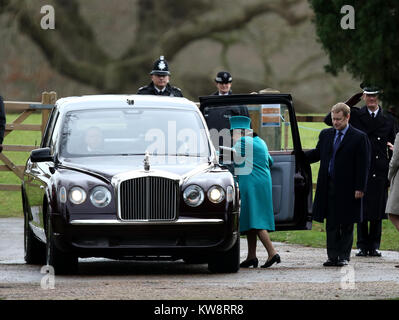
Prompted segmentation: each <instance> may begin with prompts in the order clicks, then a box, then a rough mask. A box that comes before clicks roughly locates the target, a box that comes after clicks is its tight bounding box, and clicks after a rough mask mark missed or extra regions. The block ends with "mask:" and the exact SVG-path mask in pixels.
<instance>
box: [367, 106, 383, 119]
mask: <svg viewBox="0 0 399 320" xmlns="http://www.w3.org/2000/svg"><path fill="white" fill-rule="evenodd" d="M367 111H368V112H369V114H370V116H371V114H372V113H374V116H375V117H376V116H377V114H378V112H379V111H380V108H379V107H378V109H377V110H375V111H371V110H370V109H369V108H367Z"/></svg>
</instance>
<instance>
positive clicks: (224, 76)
mask: <svg viewBox="0 0 399 320" xmlns="http://www.w3.org/2000/svg"><path fill="white" fill-rule="evenodd" d="M215 81H216V82H218V83H230V82H232V81H233V78H232V76H231V74H230V73H229V72H227V71H220V72H218V74H217V75H216V78H215Z"/></svg>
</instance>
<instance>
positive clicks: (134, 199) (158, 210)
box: [119, 177, 179, 221]
mask: <svg viewBox="0 0 399 320" xmlns="http://www.w3.org/2000/svg"><path fill="white" fill-rule="evenodd" d="M178 195H179V182H178V181H175V180H171V179H167V178H161V177H140V178H135V179H130V180H126V181H123V182H121V185H120V189H119V204H120V208H119V209H120V218H121V219H122V220H129V221H130V220H142V221H157V220H161V221H165V220H175V219H176V214H177V206H178Z"/></svg>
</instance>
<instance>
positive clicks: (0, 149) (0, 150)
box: [0, 144, 3, 153]
mask: <svg viewBox="0 0 399 320" xmlns="http://www.w3.org/2000/svg"><path fill="white" fill-rule="evenodd" d="M2 151H3V145H2V144H0V153H1V152H2Z"/></svg>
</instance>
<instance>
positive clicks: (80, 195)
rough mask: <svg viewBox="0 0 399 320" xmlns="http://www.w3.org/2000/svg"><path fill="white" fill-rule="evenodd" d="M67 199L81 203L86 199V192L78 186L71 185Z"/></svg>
mask: <svg viewBox="0 0 399 320" xmlns="http://www.w3.org/2000/svg"><path fill="white" fill-rule="evenodd" d="M69 200H70V201H71V202H72V203H74V204H81V203H83V202H85V200H86V192H85V191H84V190H83V189H82V188H80V187H73V188H72V189H71V190H70V191H69Z"/></svg>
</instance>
